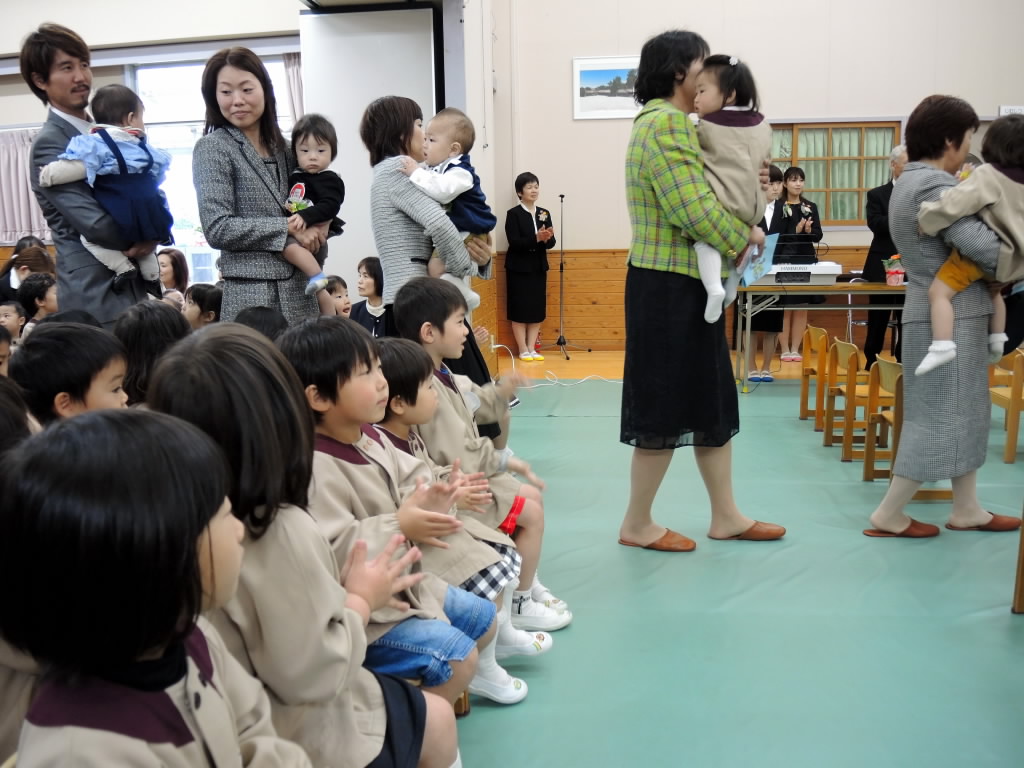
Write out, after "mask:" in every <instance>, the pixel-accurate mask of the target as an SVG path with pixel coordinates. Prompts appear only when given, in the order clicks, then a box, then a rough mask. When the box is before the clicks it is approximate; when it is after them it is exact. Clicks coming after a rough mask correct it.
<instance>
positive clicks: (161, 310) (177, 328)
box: [114, 301, 192, 405]
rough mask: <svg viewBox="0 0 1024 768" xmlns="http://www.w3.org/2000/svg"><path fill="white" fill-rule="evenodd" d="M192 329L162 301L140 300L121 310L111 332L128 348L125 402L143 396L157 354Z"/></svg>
mask: <svg viewBox="0 0 1024 768" xmlns="http://www.w3.org/2000/svg"><path fill="white" fill-rule="evenodd" d="M190 333H192V326H190V325H189V324H188V320H186V319H185V316H184V315H183V314H181V312H179V311H178V310H176V309H175V308H174V307H172V306H171V305H170V304H165V303H164V302H162V301H142V302H139V303H138V304H133V305H132V306H130V307H128V309H126V310H125V311H124V312H122V313H121V314H120V315H119V316H118V318H117V322H116V323H114V335H115V336H117V338H119V339H120V340H121V343H122V344H124V348H125V349H126V350H127V351H128V359H127V361H126V365H125V369H126V370H125V375H124V385H123V386H124V391H125V392H126V393H127V395H128V405H135V404H136V403H141V402H142V401H143V400H145V399H146V389H147V388H148V387H149V379H150V376H151V375H152V373H153V369H154V368H156V364H157V362H158V361H159V360H160V356H161V355H163V354H164V352H166V351H167V350H168V349H170V347H171V346H172V345H173V344H174V343H175V342H177V341H180V340H181V339H183V338H185V337H186V336H188V335H189V334H190Z"/></svg>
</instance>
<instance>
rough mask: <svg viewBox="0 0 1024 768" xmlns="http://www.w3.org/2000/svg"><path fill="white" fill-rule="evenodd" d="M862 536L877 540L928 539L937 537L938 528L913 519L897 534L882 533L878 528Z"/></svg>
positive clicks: (870, 529)
mask: <svg viewBox="0 0 1024 768" xmlns="http://www.w3.org/2000/svg"><path fill="white" fill-rule="evenodd" d="M864 535H865V536H871V537H873V538H877V539H930V538H931V537H932V536H938V535H939V526H937V525H931V524H930V523H921V522H918V521H917V520H915V519H914V518H910V525H908V526H907V527H906V528H904V529H903V530H902V531H900V532H899V533H893V532H892V531H883V530H880V529H878V528H868V529H867V530H866V531H864Z"/></svg>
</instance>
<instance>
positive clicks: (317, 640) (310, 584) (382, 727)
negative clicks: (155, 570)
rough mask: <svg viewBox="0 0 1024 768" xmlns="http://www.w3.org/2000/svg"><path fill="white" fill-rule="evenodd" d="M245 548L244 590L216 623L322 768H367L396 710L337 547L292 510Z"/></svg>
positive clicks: (281, 720) (283, 726) (284, 726)
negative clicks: (374, 666)
mask: <svg viewBox="0 0 1024 768" xmlns="http://www.w3.org/2000/svg"><path fill="white" fill-rule="evenodd" d="M244 546H245V557H244V558H243V560H242V571H241V574H240V575H239V579H238V591H237V592H236V593H235V596H234V597H233V598H232V599H231V601H230V602H229V603H228V604H227V605H225V606H224V607H223V608H220V609H218V610H216V611H214V612H213V613H212V614H211V615H210V617H209V618H210V620H211V621H212V622H213V624H214V626H215V627H216V628H217V631H218V632H219V633H220V635H221V637H222V638H223V639H224V644H225V645H226V646H227V648H228V650H230V651H231V654H232V655H233V656H234V657H235V658H236V659H238V661H239V662H241V664H242V666H243V667H244V668H245V669H246V670H248V671H249V672H250V673H251V674H252V675H254V676H255V677H257V678H258V679H259V680H260V682H262V683H263V686H264V687H265V688H266V690H267V694H268V695H269V697H270V706H271V711H272V713H273V720H274V727H275V728H276V729H277V733H278V734H279V735H280V736H281V737H282V738H285V739H290V740H292V741H295V742H297V743H298V744H299V745H301V746H302V747H303V748H304V749H305V750H306V752H307V754H308V755H309V757H310V760H311V761H312V762H313V764H314V765H315V766H317V768H321V767H322V766H323V767H325V768H327V767H329V768H364V766H366V765H368V764H369V763H370V762H371V761H372V760H373V759H374V758H375V757H376V756H377V755H378V754H379V753H380V750H381V747H382V746H383V744H384V733H385V731H386V729H387V714H386V712H385V709H384V695H383V693H382V692H381V689H380V684H379V683H378V682H377V678H376V677H374V675H373V673H372V672H370V671H369V670H368V669H366V668H364V667H363V666H362V665H363V661H364V659H365V657H366V645H367V640H366V631H365V628H364V626H363V617H362V616H361V615H360V614H359V613H358V612H356V611H353V610H350V609H348V608H346V607H345V600H346V599H347V597H348V595H347V594H346V592H345V589H344V587H342V586H341V581H340V572H339V569H338V564H337V562H336V561H335V559H334V553H333V552H331V547H330V545H329V544H328V543H327V540H326V539H325V538H324V536H323V534H322V533H321V532H320V528H319V527H318V526H317V524H316V521H315V520H314V519H313V518H312V516H311V515H310V514H309V513H308V512H306V511H305V510H303V509H299V508H298V507H283V508H281V509H279V510H278V511H277V516H276V517H275V518H274V522H273V523H272V524H271V526H270V528H269V529H268V530H267V532H266V533H264V534H263V535H262V536H261V537H260V538H258V539H253V538H252V537H251V536H248V535H247V536H246V539H245V543H244Z"/></svg>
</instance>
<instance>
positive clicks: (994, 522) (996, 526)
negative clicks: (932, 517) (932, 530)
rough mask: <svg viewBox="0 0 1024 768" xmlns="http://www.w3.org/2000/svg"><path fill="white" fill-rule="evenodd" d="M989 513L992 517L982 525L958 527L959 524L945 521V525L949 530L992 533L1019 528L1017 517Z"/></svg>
mask: <svg viewBox="0 0 1024 768" xmlns="http://www.w3.org/2000/svg"><path fill="white" fill-rule="evenodd" d="M990 514H991V515H992V519H991V520H989V521H988V522H987V523H985V524H984V525H973V526H970V527H968V528H960V527H959V526H956V525H950V524H949V523H946V527H947V528H948V529H949V530H951V531H992V532H993V533H1006V532H1007V531H1016V530H1017V529H1018V528H1020V518H1019V517H1011V516H1010V515H997V514H996V513H995V512H991V513H990Z"/></svg>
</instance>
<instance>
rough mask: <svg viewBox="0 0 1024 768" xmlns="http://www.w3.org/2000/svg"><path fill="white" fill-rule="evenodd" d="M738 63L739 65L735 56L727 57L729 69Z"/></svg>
mask: <svg viewBox="0 0 1024 768" xmlns="http://www.w3.org/2000/svg"><path fill="white" fill-rule="evenodd" d="M739 63H740V60H739V59H737V58H736V57H735V56H730V57H729V66H730V67H735V66H736V65H737V64H739Z"/></svg>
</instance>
